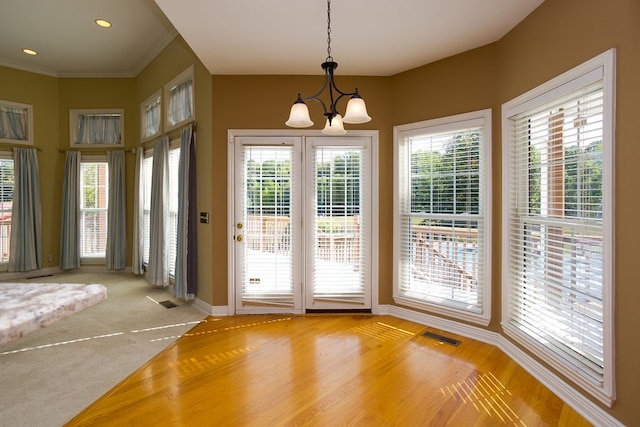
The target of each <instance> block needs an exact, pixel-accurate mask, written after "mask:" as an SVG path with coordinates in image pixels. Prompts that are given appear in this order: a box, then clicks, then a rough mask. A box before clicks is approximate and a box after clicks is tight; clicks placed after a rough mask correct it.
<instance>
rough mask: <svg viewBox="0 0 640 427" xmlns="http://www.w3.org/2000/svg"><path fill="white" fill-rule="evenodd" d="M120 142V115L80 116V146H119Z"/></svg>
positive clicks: (78, 140) (78, 138)
mask: <svg viewBox="0 0 640 427" xmlns="http://www.w3.org/2000/svg"><path fill="white" fill-rule="evenodd" d="M120 140H121V135H120V116H119V115H115V114H100V115H80V116H78V135H77V143H78V144H119V143H120Z"/></svg>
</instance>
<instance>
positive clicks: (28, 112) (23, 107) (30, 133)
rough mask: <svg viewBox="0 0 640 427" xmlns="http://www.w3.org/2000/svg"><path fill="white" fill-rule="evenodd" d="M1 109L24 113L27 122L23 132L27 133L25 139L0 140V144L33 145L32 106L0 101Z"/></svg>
mask: <svg viewBox="0 0 640 427" xmlns="http://www.w3.org/2000/svg"><path fill="white" fill-rule="evenodd" d="M3 107H8V108H16V109H21V110H23V111H24V112H25V116H26V121H27V123H26V126H25V127H26V129H25V131H26V133H27V136H26V138H25V139H12V138H0V142H6V143H10V144H20V145H33V106H32V105H30V104H23V103H21V102H13V101H6V100H0V108H3Z"/></svg>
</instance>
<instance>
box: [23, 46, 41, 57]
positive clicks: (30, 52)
mask: <svg viewBox="0 0 640 427" xmlns="http://www.w3.org/2000/svg"><path fill="white" fill-rule="evenodd" d="M22 52H24V53H26V54H27V55H32V56H35V55H37V54H38V52H36V51H35V50H33V49H27V48H26V47H25V48H24V49H22Z"/></svg>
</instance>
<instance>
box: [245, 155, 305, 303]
mask: <svg viewBox="0 0 640 427" xmlns="http://www.w3.org/2000/svg"><path fill="white" fill-rule="evenodd" d="M293 157H294V152H293V148H292V147H291V146H283V147H273V146H249V145H247V146H244V147H243V160H242V164H243V170H244V180H243V182H244V188H243V192H244V195H243V200H244V204H245V206H244V215H245V218H244V221H243V223H242V224H243V226H242V230H243V232H244V242H243V244H242V246H241V247H242V250H243V253H242V256H243V257H244V262H243V263H242V265H243V271H242V272H241V276H242V279H241V280H242V302H243V304H261V305H277V306H294V283H293V269H294V263H295V262H300V261H299V260H298V255H299V254H296V253H295V252H294V251H292V247H291V243H292V242H291V227H292V222H294V221H295V219H294V218H292V216H291V214H292V212H291V210H292V201H293V199H294V197H299V196H297V195H296V194H295V186H294V185H292V183H293V182H294V178H295V177H294V176H293V170H294V169H293V168H292V160H293ZM301 259H302V258H300V260H301Z"/></svg>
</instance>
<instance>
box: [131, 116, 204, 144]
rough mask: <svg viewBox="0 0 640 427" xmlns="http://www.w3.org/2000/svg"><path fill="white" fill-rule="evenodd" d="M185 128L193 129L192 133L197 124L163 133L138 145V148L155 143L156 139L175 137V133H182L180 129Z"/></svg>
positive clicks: (192, 123) (193, 123)
mask: <svg viewBox="0 0 640 427" xmlns="http://www.w3.org/2000/svg"><path fill="white" fill-rule="evenodd" d="M187 126H191V129H193V131H194V132H195V131H196V128H197V127H198V124H197V123H196V122H191V123H189V124H187V125H185V126H182V127H179V128H176V129H171V130H170V131H169V132H166V133H163V134H162V135H160V136H158V137H157V138H153V139H150V140H148V141H145V142H143V143H142V144H140V146H142V147H144V146H145V145H148V144H150V143H152V142H156V141H157V140H158V138H161V137H163V136H169V135H175V134H176V133H180V132H182V129H185V128H186V127H187Z"/></svg>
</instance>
